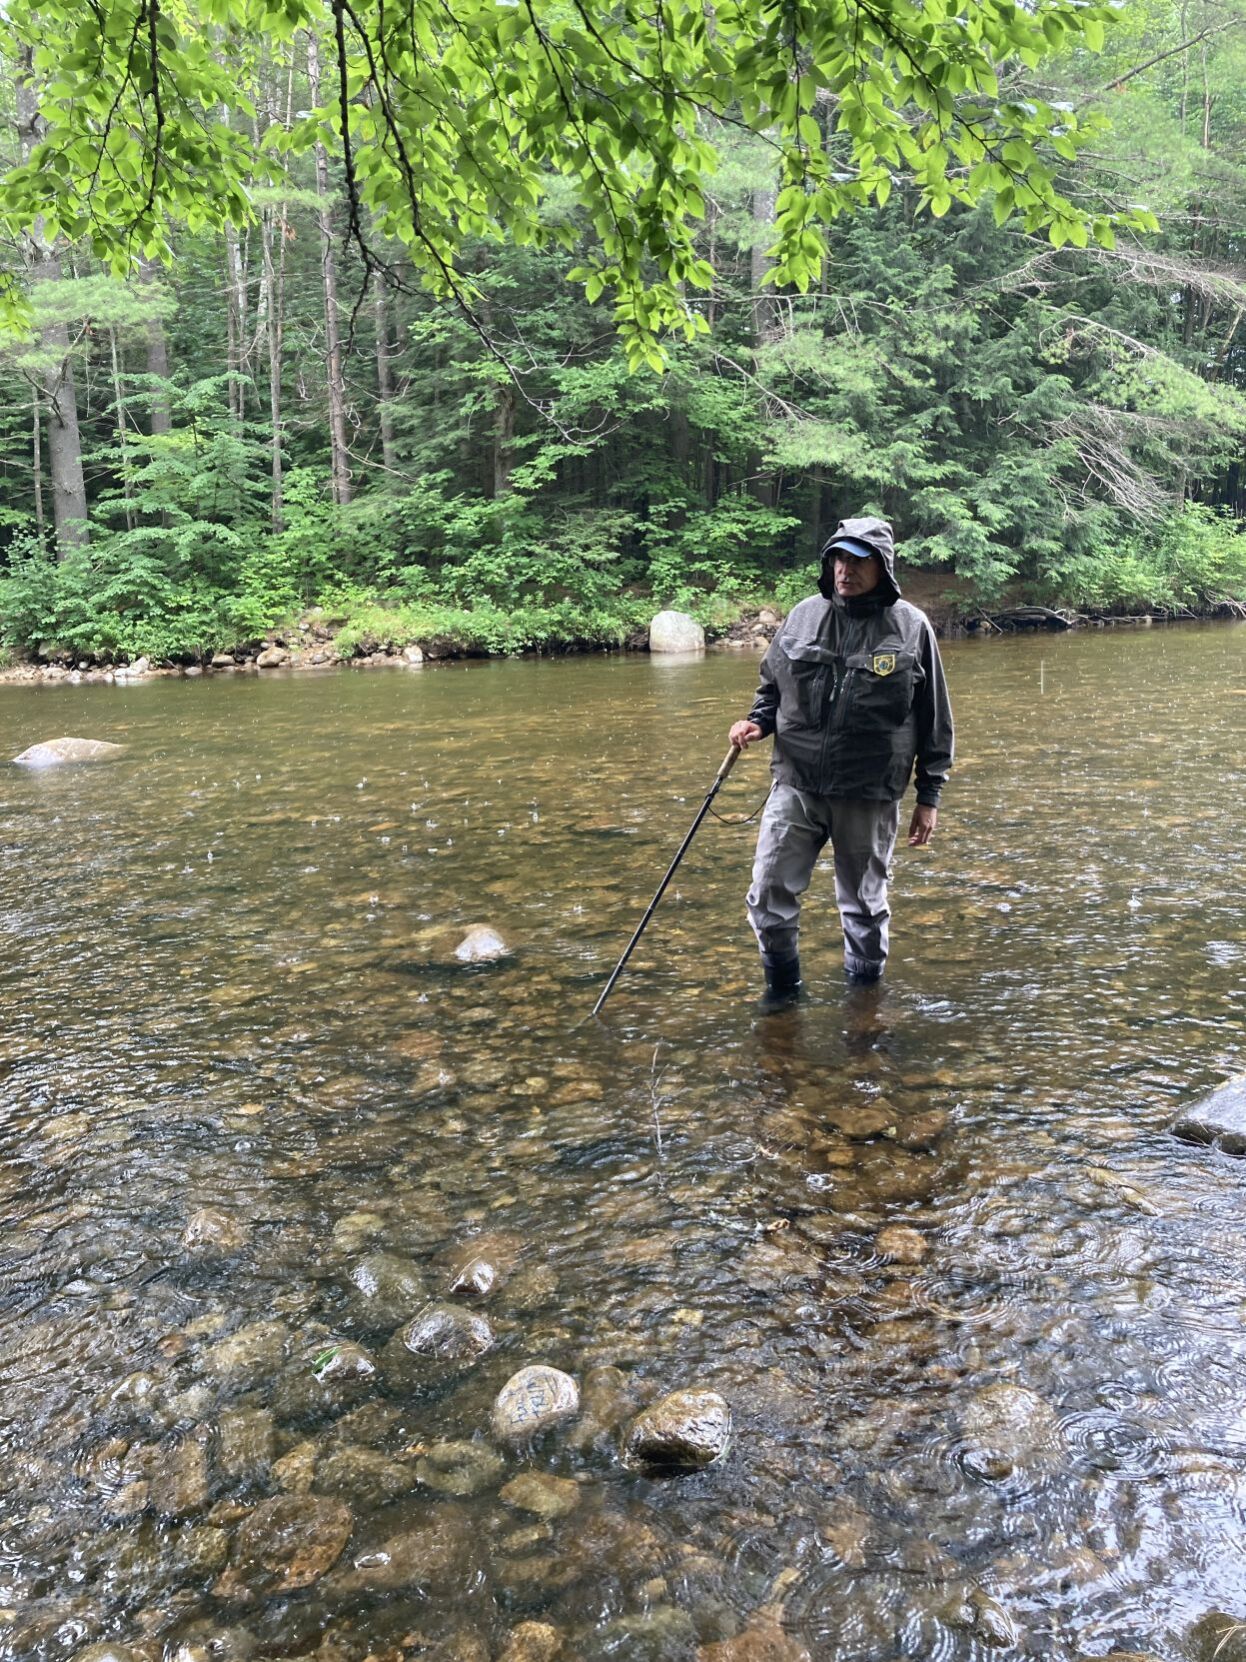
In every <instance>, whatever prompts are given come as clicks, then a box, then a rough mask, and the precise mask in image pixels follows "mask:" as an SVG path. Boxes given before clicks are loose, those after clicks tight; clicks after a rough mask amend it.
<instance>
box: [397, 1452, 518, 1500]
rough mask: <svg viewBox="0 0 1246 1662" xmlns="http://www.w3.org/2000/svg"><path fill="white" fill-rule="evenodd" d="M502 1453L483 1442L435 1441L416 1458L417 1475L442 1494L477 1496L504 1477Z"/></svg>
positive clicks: (423, 1482) (427, 1486)
mask: <svg viewBox="0 0 1246 1662" xmlns="http://www.w3.org/2000/svg"><path fill="white" fill-rule="evenodd" d="M502 1471H503V1461H502V1459H501V1456H500V1455H498V1454H496V1453H495V1452H494V1450H493V1449H491V1448H489V1447H487V1446H486V1444H484V1443H471V1442H467V1441H465V1440H464V1441H459V1442H449V1443H434V1444H433V1445H432V1446H431V1447H430V1448H428V1449H426V1450H425V1451H424V1453H423V1454H422V1455H421V1456H420V1458H419V1459H418V1460H417V1461H416V1465H415V1475H416V1477H417V1478H418V1479H419V1481H420V1482H421V1483H422V1484H423V1485H424V1487H425V1488H426V1489H432V1490H433V1492H434V1493H435V1494H439V1495H455V1496H463V1495H478V1494H481V1493H482V1492H483V1491H484V1490H485V1489H491V1488H493V1486H494V1485H495V1484H496V1482H497V1481H498V1479H499V1478H500V1477H501V1475H502Z"/></svg>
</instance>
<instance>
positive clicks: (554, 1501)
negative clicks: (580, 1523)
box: [500, 1472, 581, 1518]
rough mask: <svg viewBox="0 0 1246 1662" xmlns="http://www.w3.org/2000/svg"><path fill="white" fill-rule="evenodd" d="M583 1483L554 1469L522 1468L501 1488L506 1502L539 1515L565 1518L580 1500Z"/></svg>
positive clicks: (520, 1509)
mask: <svg viewBox="0 0 1246 1662" xmlns="http://www.w3.org/2000/svg"><path fill="white" fill-rule="evenodd" d="M580 1496H581V1490H580V1485H579V1484H578V1483H576V1482H575V1481H574V1480H573V1479H572V1478H569V1477H555V1476H554V1475H553V1474H552V1473H551V1472H520V1474H519V1476H518V1477H513V1478H512V1479H511V1481H510V1482H509V1483H508V1484H507V1485H506V1487H505V1488H504V1489H503V1490H502V1491H501V1497H500V1498H501V1499H502V1500H503V1501H504V1502H505V1503H506V1505H507V1506H514V1507H516V1508H517V1509H518V1510H519V1511H520V1512H530V1513H532V1515H533V1516H534V1517H537V1518H565V1517H566V1516H567V1514H568V1513H569V1512H574V1511H575V1509H576V1507H577V1506H578V1505H579V1504H580Z"/></svg>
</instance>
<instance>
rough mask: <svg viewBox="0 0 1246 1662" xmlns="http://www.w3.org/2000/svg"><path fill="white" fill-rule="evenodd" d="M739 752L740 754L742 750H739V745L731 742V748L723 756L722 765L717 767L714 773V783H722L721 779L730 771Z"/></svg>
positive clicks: (738, 756)
mask: <svg viewBox="0 0 1246 1662" xmlns="http://www.w3.org/2000/svg"><path fill="white" fill-rule="evenodd" d="M741 754H742V751H741V748H740V746H739V745H738V744H733V745H732V747H731V749H730V750H729V751H728V752H727V754H726V755H725V756H724V757H723V762H722V766H721V767H720V768H719V770H718V772H717V773H716V774H715V775H714V783H715V784H716V785H721V784H722V782H723V780H724V779H725V778H726V777H727V775H728V774H729V773H730V772H731V770H732V768H733V767H734V766H735V765H736V763H737V762H738V761H739V759H740V756H741Z"/></svg>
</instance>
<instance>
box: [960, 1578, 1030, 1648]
mask: <svg viewBox="0 0 1246 1662" xmlns="http://www.w3.org/2000/svg"><path fill="white" fill-rule="evenodd" d="M943 1619H944V1621H946V1622H947V1624H948V1626H949V1627H954V1628H962V1629H963V1630H964V1631H966V1632H967V1633H971V1634H972V1635H973V1637H974V1638H975V1639H976V1640H977V1641H978V1643H979V1644H981V1645H986V1646H988V1647H989V1648H990V1649H992V1650H1011V1649H1012V1647H1013V1646H1014V1645H1015V1644H1016V1643H1017V1638H1018V1634H1017V1629H1016V1625H1015V1624H1014V1622H1013V1619H1012V1617H1011V1616H1010V1615H1009V1614H1008V1612H1007V1611H1006V1610H1005V1609H1004V1607H1003V1605H1002V1604H1000V1603H999V1602H998V1601H997V1600H995V1599H993V1598H991V1597H990V1596H989V1595H988V1594H986V1593H984V1592H983V1591H982V1589H981V1588H980V1587H975V1588H973V1589H971V1590H970V1591H969V1592H966V1593H960V1594H958V1595H957V1596H956V1597H954V1598H953V1599H952V1600H951V1601H950V1603H949V1604H948V1605H947V1606H946V1607H945V1609H944V1611H943Z"/></svg>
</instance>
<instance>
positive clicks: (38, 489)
mask: <svg viewBox="0 0 1246 1662" xmlns="http://www.w3.org/2000/svg"><path fill="white" fill-rule="evenodd" d="M30 410H31V416H30V465H31V472H32V473H33V475H34V481H35V535H36V536H37V537H38V539H39V541H40V543H42V541H43V533H44V530H45V525H44V519H43V433H42V431H41V429H40V425H39V424H40V421H41V420H42V415H41V412H40V409H39V389H38V387H36V386H32V387H31V389H30Z"/></svg>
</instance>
